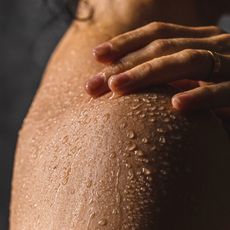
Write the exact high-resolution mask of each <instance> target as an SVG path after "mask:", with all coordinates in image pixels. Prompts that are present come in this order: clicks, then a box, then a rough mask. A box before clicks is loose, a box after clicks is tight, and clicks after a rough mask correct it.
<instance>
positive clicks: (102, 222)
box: [98, 219, 108, 226]
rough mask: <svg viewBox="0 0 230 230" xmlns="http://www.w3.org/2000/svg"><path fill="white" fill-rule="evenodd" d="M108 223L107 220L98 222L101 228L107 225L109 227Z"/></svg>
mask: <svg viewBox="0 0 230 230" xmlns="http://www.w3.org/2000/svg"><path fill="white" fill-rule="evenodd" d="M107 223H108V221H107V220H106V219H101V220H99V221H98V225H100V226H105V225H107Z"/></svg>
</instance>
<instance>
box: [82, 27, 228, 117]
mask: <svg viewBox="0 0 230 230" xmlns="http://www.w3.org/2000/svg"><path fill="white" fill-rule="evenodd" d="M210 51H212V52H213V53H214V54H215V56H216V57H218V60H220V61H221V66H220V68H219V69H218V73H213V70H214V67H215V58H214V56H213V55H212V53H211V52H210ZM229 54H230V34H227V33H225V32H223V31H222V30H221V29H219V28H218V27H215V26H209V27H185V26H180V25H174V24H167V23H159V22H154V23H151V24H148V25H146V26H144V27H141V28H139V29H136V30H134V31H131V32H128V33H125V34H122V35H119V36H117V37H115V38H113V39H112V40H110V41H108V42H105V43H103V44H101V45H99V46H98V47H96V48H95V49H94V55H95V57H96V59H97V60H98V61H99V62H103V63H106V64H107V67H106V68H105V69H104V70H102V71H101V72H100V73H99V74H97V75H96V76H94V77H92V78H91V79H89V80H88V81H87V83H86V87H85V88H86V91H87V92H88V93H89V94H90V95H91V96H93V97H99V96H101V95H103V94H105V93H107V92H109V91H113V92H114V93H117V94H121V95H123V94H126V93H130V92H134V91H135V90H138V89H140V88H144V87H148V86H150V85H156V84H165V83H170V84H172V85H174V86H175V87H179V88H180V90H182V91H183V92H181V93H179V94H176V95H175V96H174V97H173V98H172V105H173V106H174V107H175V108H176V109H178V110H193V109H203V108H214V109H215V108H218V109H221V111H225V112H226V111H227V112H228V114H229V109H228V107H229V106H230V55H229ZM214 82H215V83H214ZM224 107H226V108H224ZM223 108H224V110H223ZM229 115H230V114H229Z"/></svg>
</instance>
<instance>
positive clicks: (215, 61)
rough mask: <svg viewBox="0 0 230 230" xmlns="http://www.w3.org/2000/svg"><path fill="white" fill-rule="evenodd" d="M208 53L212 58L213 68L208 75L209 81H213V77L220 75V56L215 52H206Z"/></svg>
mask: <svg viewBox="0 0 230 230" xmlns="http://www.w3.org/2000/svg"><path fill="white" fill-rule="evenodd" d="M208 53H209V54H210V56H211V57H212V60H213V67H212V72H211V74H210V77H209V80H212V79H213V76H215V75H217V74H218V73H220V70H221V58H220V55H219V54H218V53H216V52H213V51H210V50H208Z"/></svg>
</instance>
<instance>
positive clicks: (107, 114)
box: [104, 113, 110, 121]
mask: <svg viewBox="0 0 230 230" xmlns="http://www.w3.org/2000/svg"><path fill="white" fill-rule="evenodd" d="M109 118H110V114H109V113H106V114H105V116H104V119H105V121H108V120H109Z"/></svg>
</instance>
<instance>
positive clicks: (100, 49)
mask: <svg viewBox="0 0 230 230" xmlns="http://www.w3.org/2000/svg"><path fill="white" fill-rule="evenodd" d="M112 53H113V52H112V44H111V43H110V42H104V43H102V44H100V45H98V46H96V47H95V48H94V49H93V56H94V57H95V58H96V59H97V60H98V61H100V62H109V61H110V60H111V59H112Z"/></svg>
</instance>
